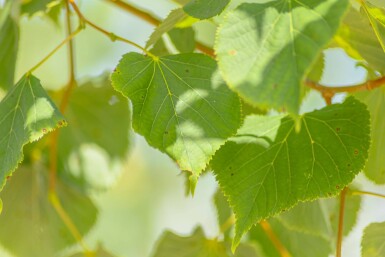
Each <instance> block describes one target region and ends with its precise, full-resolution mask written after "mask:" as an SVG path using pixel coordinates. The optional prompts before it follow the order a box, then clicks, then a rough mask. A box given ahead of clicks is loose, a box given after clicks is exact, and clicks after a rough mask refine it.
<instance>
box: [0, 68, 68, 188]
mask: <svg viewBox="0 0 385 257" xmlns="http://www.w3.org/2000/svg"><path fill="white" fill-rule="evenodd" d="M65 124H66V122H65V120H64V117H63V116H62V115H61V114H60V112H59V111H58V110H57V108H56V106H55V105H54V103H53V102H52V101H51V99H50V98H49V96H48V95H47V93H46V92H45V91H44V89H43V88H42V86H41V85H40V81H39V80H38V79H37V78H36V77H34V76H32V75H30V76H24V77H23V78H21V80H20V81H19V82H18V83H17V84H16V85H15V86H14V87H12V88H11V89H10V91H9V92H8V94H7V95H6V96H5V98H4V99H3V100H2V101H1V102H0V135H1V137H0V190H1V189H2V188H3V186H4V184H5V181H6V178H7V177H8V176H10V175H11V174H12V172H13V171H14V170H15V169H16V167H17V166H18V164H19V163H20V162H21V161H22V160H23V152H22V151H23V146H24V145H25V144H27V143H29V142H33V141H36V140H38V139H40V138H41V137H42V136H43V135H44V134H46V133H48V132H50V131H52V130H54V129H56V128H57V127H61V126H64V125H65Z"/></svg>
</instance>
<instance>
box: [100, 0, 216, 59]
mask: <svg viewBox="0 0 385 257" xmlns="http://www.w3.org/2000/svg"><path fill="white" fill-rule="evenodd" d="M105 1H107V2H109V3H112V4H114V5H116V6H118V7H119V8H121V9H122V10H125V11H127V12H129V13H131V14H133V15H135V16H136V17H138V18H140V19H142V20H144V21H146V22H148V23H149V24H151V25H154V26H159V24H161V23H162V20H161V19H159V18H158V17H156V16H154V15H152V14H150V13H148V12H146V11H143V10H141V9H139V8H137V7H135V6H133V5H132V4H129V3H126V2H123V1H121V0H105ZM196 49H198V50H199V51H201V52H202V53H205V54H207V55H209V56H212V57H215V53H214V50H213V49H212V48H211V47H208V46H206V45H205V44H203V43H202V42H199V41H197V42H196Z"/></svg>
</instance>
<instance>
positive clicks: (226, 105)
mask: <svg viewBox="0 0 385 257" xmlns="http://www.w3.org/2000/svg"><path fill="white" fill-rule="evenodd" d="M111 78H112V84H113V86H114V87H115V89H116V90H117V91H119V92H121V93H122V94H123V95H125V96H127V97H128V98H130V99H131V101H132V104H133V127H134V129H135V131H137V132H138V133H139V134H141V135H143V136H144V137H145V138H146V140H147V142H148V143H149V144H150V145H151V146H153V147H156V148H158V149H159V150H161V151H162V152H165V153H167V154H168V155H169V156H170V157H171V158H173V159H174V160H176V161H177V163H178V164H179V166H180V168H181V169H182V170H187V171H190V172H192V173H193V175H194V176H195V177H197V176H199V174H200V173H201V171H202V170H203V169H204V168H205V167H206V164H207V163H208V162H209V160H210V159H211V157H212V156H213V155H214V153H215V152H216V151H217V150H218V149H219V147H220V146H221V145H222V144H224V143H225V141H226V139H227V138H228V137H230V136H232V135H233V134H234V133H235V132H236V130H237V128H238V127H239V125H240V116H241V114H240V102H239V99H238V97H237V95H236V94H235V93H233V92H231V91H230V90H229V89H228V88H227V87H226V85H225V84H224V83H223V81H222V80H221V78H220V76H219V73H218V72H217V66H216V63H215V61H214V60H213V59H211V58H210V57H208V56H205V55H203V54H179V55H171V56H166V57H161V58H159V59H153V58H150V57H146V56H143V55H140V54H138V53H128V54H126V55H125V56H124V57H123V58H122V60H121V61H120V63H119V65H118V67H117V68H116V71H115V72H114V73H113V74H112V77H111Z"/></svg>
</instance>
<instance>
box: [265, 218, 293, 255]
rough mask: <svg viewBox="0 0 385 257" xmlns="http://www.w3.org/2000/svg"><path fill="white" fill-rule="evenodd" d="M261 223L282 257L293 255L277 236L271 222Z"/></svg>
mask: <svg viewBox="0 0 385 257" xmlns="http://www.w3.org/2000/svg"><path fill="white" fill-rule="evenodd" d="M259 224H260V225H261V227H262V229H263V230H264V231H265V233H266V235H267V236H268V237H269V239H270V240H271V242H272V243H273V244H274V246H275V248H276V249H277V251H278V252H279V254H280V255H281V257H291V254H290V253H289V252H288V251H287V249H286V248H285V246H284V245H283V244H282V243H281V241H280V240H279V238H278V237H277V236H276V234H275V233H274V231H273V229H272V228H271V226H270V224H269V223H268V222H267V221H261V222H260V223H259Z"/></svg>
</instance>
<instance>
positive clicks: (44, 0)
mask: <svg viewBox="0 0 385 257" xmlns="http://www.w3.org/2000/svg"><path fill="white" fill-rule="evenodd" d="M56 1H57V0H30V1H24V3H22V5H21V13H22V14H24V13H25V14H28V15H29V16H31V15H34V14H35V13H38V12H44V11H46V10H47V8H48V6H49V4H50V3H52V2H56Z"/></svg>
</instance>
